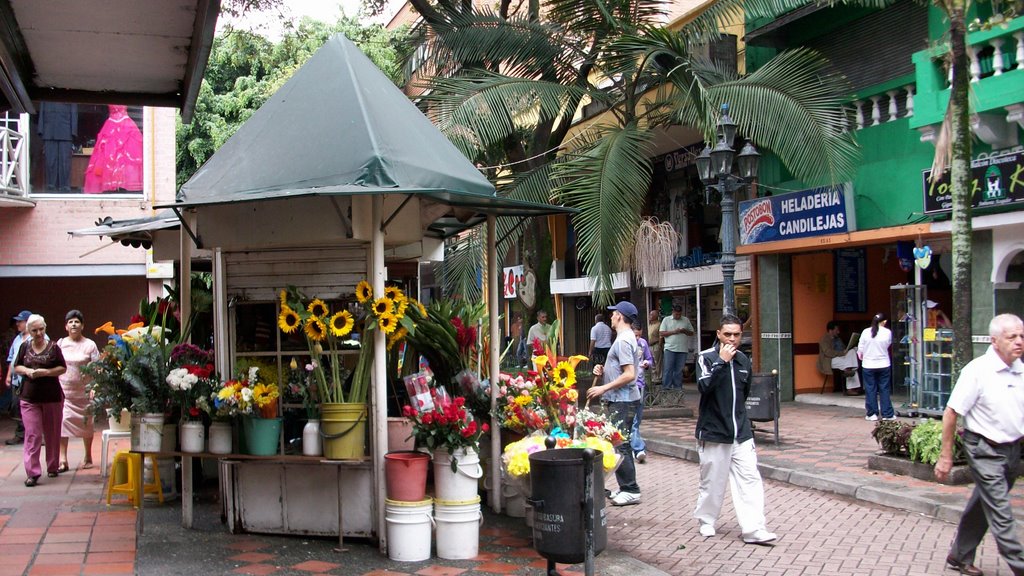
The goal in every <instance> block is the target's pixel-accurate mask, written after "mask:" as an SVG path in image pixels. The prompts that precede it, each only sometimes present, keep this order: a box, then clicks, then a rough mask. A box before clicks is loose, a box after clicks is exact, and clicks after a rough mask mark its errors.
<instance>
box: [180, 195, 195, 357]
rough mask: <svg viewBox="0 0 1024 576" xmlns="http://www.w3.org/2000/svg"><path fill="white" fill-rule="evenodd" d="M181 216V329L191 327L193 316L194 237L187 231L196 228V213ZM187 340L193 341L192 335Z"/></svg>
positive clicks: (186, 212) (183, 212)
mask: <svg viewBox="0 0 1024 576" xmlns="http://www.w3.org/2000/svg"><path fill="white" fill-rule="evenodd" d="M181 218H183V219H184V220H185V222H183V223H182V224H181V225H180V226H179V228H178V240H179V248H180V250H181V264H180V266H179V267H178V299H179V300H180V302H178V310H179V312H180V313H181V329H182V330H185V329H186V327H187V328H191V327H192V326H191V322H189V320H190V319H191V318H192V238H191V237H190V236H189V235H188V233H187V232H185V226H186V225H187V226H188V228H189V229H190V230H195V229H196V227H195V220H196V218H195V213H194V212H190V211H188V210H184V211H182V213H181ZM187 342H192V336H191V335H190V336H189V338H188V340H187Z"/></svg>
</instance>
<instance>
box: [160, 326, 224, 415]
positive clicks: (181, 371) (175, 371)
mask: <svg viewBox="0 0 1024 576" xmlns="http://www.w3.org/2000/svg"><path fill="white" fill-rule="evenodd" d="M170 365H171V366H172V368H171V371H170V372H168V374H167V378H166V379H165V380H166V382H167V385H168V386H170V387H171V390H172V394H173V395H174V398H173V400H174V401H175V402H176V403H177V405H178V408H179V409H180V410H181V419H182V420H197V419H199V418H200V416H201V415H202V414H203V413H206V414H209V413H210V412H211V411H212V407H211V405H210V394H211V393H212V392H213V389H214V387H216V386H217V376H216V373H215V372H216V371H215V369H214V366H213V353H212V352H210V351H207V350H203V349H202V348H199V347H198V346H194V345H192V344H188V343H183V344H178V345H177V346H175V347H174V349H173V350H172V351H171V357H170Z"/></svg>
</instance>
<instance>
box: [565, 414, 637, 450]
mask: <svg viewBox="0 0 1024 576" xmlns="http://www.w3.org/2000/svg"><path fill="white" fill-rule="evenodd" d="M576 436H577V437H587V438H601V439H602V440H606V441H608V442H610V443H611V444H612V446H618V445H619V444H622V443H623V442H625V441H626V435H625V434H623V433H622V431H621V430H619V429H618V428H617V427H616V426H615V424H613V423H612V422H611V420H609V419H608V417H607V416H606V415H604V414H599V413H597V412H591V411H590V410H587V409H583V410H581V411H580V412H579V414H577V416H576Z"/></svg>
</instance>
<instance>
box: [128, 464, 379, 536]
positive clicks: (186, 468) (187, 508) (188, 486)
mask: <svg viewBox="0 0 1024 576" xmlns="http://www.w3.org/2000/svg"><path fill="white" fill-rule="evenodd" d="M132 452H133V453H136V454H140V455H141V456H142V461H143V462H145V457H146V455H147V454H148V455H150V456H153V457H154V458H156V459H161V458H181V525H182V527H184V528H190V529H191V528H192V523H193V511H194V506H193V505H194V494H193V490H192V466H193V461H194V460H195V459H196V458H199V459H211V458H212V459H216V460H218V461H235V462H239V461H264V462H267V463H275V464H286V463H296V464H320V465H328V466H334V467H335V468H336V469H337V471H338V546H339V547H341V546H342V544H343V542H344V528H343V526H342V518H343V516H342V483H341V471H342V469H344V468H369V467H370V464H371V462H370V461H369V460H327V459H324V458H323V457H321V456H300V455H281V454H278V455H274V456H253V455H250V454H235V453H232V454H213V453H211V452H179V451H174V452H140V451H135V450H133V451H132ZM154 465H155V464H154ZM144 468H145V466H139V472H138V477H137V478H135V492H136V493H135V499H136V500H135V501H136V502H138V507H139V511H138V514H137V515H136V519H135V531H136V534H137V535H141V534H142V533H143V530H144V527H145V526H144V520H143V508H142V506H143V469H144ZM225 480H227V479H226V478H224V477H223V475H222V477H221V485H220V491H221V495H222V496H223V495H224V493H225V492H226V490H225V484H224V482H225Z"/></svg>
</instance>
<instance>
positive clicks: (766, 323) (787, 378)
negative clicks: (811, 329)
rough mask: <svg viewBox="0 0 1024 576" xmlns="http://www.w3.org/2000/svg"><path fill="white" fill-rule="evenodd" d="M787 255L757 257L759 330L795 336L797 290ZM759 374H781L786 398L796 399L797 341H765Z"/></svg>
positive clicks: (762, 346) (770, 339) (787, 339)
mask: <svg viewBox="0 0 1024 576" xmlns="http://www.w3.org/2000/svg"><path fill="white" fill-rule="evenodd" d="M790 271H791V265H790V257H789V255H787V254H772V255H767V256H757V275H758V276H757V290H758V298H757V302H758V314H759V315H758V329H759V331H760V332H761V333H762V334H764V333H766V332H769V333H789V334H792V333H793V289H792V283H791V282H792V274H791V273H790ZM757 360H758V361H759V362H760V369H759V372H763V373H770V372H771V371H772V370H778V371H779V386H780V387H781V389H782V399H783V400H792V399H793V338H792V337H790V338H785V339H781V338H761V348H760V357H759V358H758V359H757Z"/></svg>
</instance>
